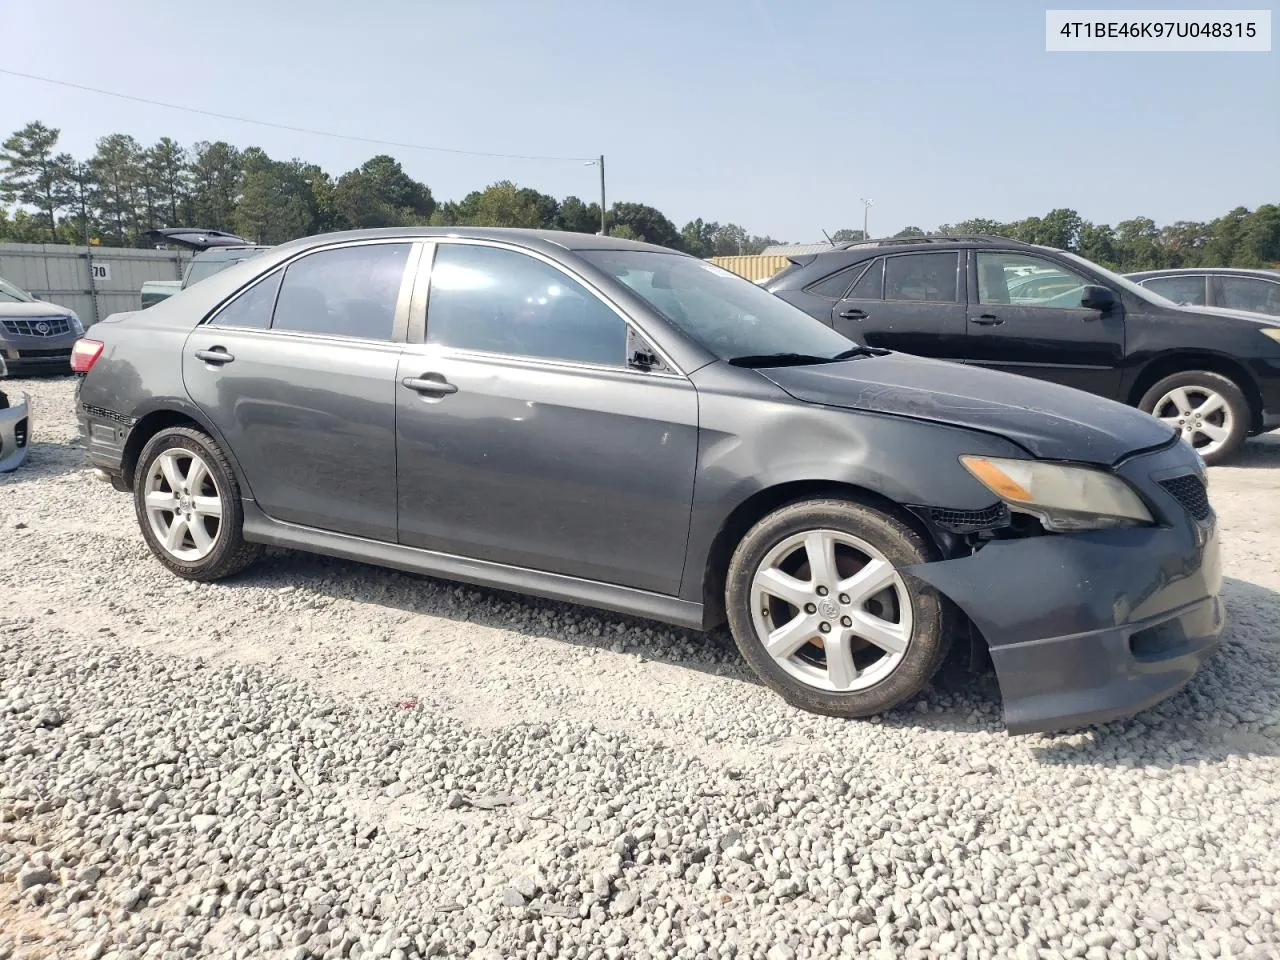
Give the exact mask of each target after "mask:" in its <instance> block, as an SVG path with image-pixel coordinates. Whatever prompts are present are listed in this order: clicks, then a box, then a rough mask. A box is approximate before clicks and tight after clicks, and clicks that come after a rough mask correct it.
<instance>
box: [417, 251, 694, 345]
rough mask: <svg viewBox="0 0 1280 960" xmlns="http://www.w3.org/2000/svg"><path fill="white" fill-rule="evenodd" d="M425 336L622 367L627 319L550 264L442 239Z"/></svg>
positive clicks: (436, 340) (430, 339)
mask: <svg viewBox="0 0 1280 960" xmlns="http://www.w3.org/2000/svg"><path fill="white" fill-rule="evenodd" d="M667 292H669V291H667ZM427 343H440V344H444V345H445V346H448V347H456V348H458V349H461V350H478V351H483V352H486V353H501V354H506V355H507V356H514V357H531V358H537V359H542V360H567V361H571V362H575V363H592V364H607V365H609V366H623V365H624V364H625V362H626V355H627V325H626V323H625V322H624V321H623V319H622V318H621V317H620V316H618V314H616V313H614V312H613V310H611V309H610V308H609V307H608V306H606V305H605V304H604V303H603V302H602V301H601V300H600V298H599V297H597V296H596V295H595V294H594V293H592V292H591V291H590V290H588V289H587V288H586V287H584V286H583V285H582V284H580V283H578V282H577V281H576V280H574V279H573V278H571V277H570V276H568V275H567V274H566V273H564V272H563V271H562V270H559V269H557V268H556V267H553V266H551V264H549V263H544V262H543V261H541V260H538V259H536V258H535V257H531V256H529V255H527V254H524V253H519V252H517V251H515V250H506V249H503V248H501V247H490V246H482V245H480V244H470V243H442V244H441V245H440V246H439V248H438V249H437V251H436V260H435V265H434V266H433V267H432V269H431V293H430V295H429V301H428V304H427Z"/></svg>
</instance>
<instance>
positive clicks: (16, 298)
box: [0, 278, 35, 303]
mask: <svg viewBox="0 0 1280 960" xmlns="http://www.w3.org/2000/svg"><path fill="white" fill-rule="evenodd" d="M34 300H35V298H34V297H32V296H30V295H29V294H27V293H26V292H24V291H22V290H19V289H18V288H17V287H15V286H14V285H13V284H12V283H10V282H9V281H8V280H5V279H3V278H0V302H4V303H32V302H34Z"/></svg>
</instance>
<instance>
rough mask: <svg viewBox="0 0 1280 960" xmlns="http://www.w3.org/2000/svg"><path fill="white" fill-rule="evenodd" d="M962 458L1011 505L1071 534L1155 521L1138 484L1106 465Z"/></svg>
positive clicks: (973, 472) (976, 475)
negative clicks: (1134, 485) (1135, 486)
mask: <svg viewBox="0 0 1280 960" xmlns="http://www.w3.org/2000/svg"><path fill="white" fill-rule="evenodd" d="M960 462H961V463H963V464H964V466H965V469H967V470H968V471H969V472H970V473H971V474H973V475H974V476H975V477H977V478H978V480H979V481H980V482H981V483H982V485H983V486H985V487H986V488H987V489H988V490H990V491H991V492H992V493H994V494H995V495H996V496H997V497H999V498H1000V499H1001V500H1003V501H1004V502H1005V503H1007V504H1008V505H1009V509H1010V510H1016V511H1018V512H1019V513H1029V514H1031V516H1033V517H1036V518H1038V519H1039V520H1040V522H1041V523H1042V524H1044V527H1045V529H1046V530H1053V531H1055V532H1057V533H1066V532H1069V531H1072V530H1102V529H1105V528H1108V527H1131V526H1136V525H1140V524H1149V523H1153V522H1154V521H1153V520H1152V518H1151V511H1149V510H1148V509H1147V507H1146V504H1144V503H1143V502H1142V499H1141V498H1140V497H1139V496H1138V494H1137V493H1136V492H1135V491H1134V489H1133V488H1132V487H1131V486H1129V484H1127V483H1125V481H1123V480H1121V479H1120V478H1119V477H1117V476H1115V475H1114V474H1111V473H1107V472H1105V471H1103V470H1097V469H1095V468H1093V467H1069V466H1065V465H1063V464H1061V463H1042V462H1040V461H1038V460H1002V459H997V458H995V457H961V458H960Z"/></svg>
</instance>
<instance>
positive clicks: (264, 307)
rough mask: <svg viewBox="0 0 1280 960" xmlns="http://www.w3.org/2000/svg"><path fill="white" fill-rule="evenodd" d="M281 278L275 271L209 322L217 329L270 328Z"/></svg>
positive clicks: (278, 272) (279, 272) (280, 273)
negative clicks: (217, 327)
mask: <svg viewBox="0 0 1280 960" xmlns="http://www.w3.org/2000/svg"><path fill="white" fill-rule="evenodd" d="M281 276H282V272H281V271H279V270H277V271H276V272H275V273H273V274H271V276H269V277H267V278H266V279H265V280H259V281H258V282H257V283H255V284H254V285H253V286H252V287H250V288H249V289H248V290H246V291H245V292H244V293H242V294H240V296H238V297H236V298H235V299H234V300H232V301H231V302H230V303H228V304H227V305H226V306H225V307H223V308H222V309H221V310H219V311H218V313H217V314H216V315H215V316H214V318H213V320H212V321H210V322H211V323H213V324H214V325H215V326H219V327H249V328H250V329H253V330H265V329H267V327H269V326H271V310H272V308H273V307H274V306H275V305H276V293H277V291H279V289H280V277H281Z"/></svg>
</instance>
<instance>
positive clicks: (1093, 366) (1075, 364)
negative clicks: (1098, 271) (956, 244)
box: [965, 249, 1124, 397]
mask: <svg viewBox="0 0 1280 960" xmlns="http://www.w3.org/2000/svg"><path fill="white" fill-rule="evenodd" d="M970 259H971V266H970V275H969V291H970V295H969V335H968V337H967V338H966V340H965V357H966V359H968V360H969V361H970V362H973V363H977V364H980V365H982V366H985V367H992V368H994V369H997V370H1004V371H1007V372H1009V373H1018V374H1022V375H1023V376H1028V377H1035V378H1036V379H1039V380H1049V381H1052V382H1054V383H1061V384H1064V385H1066V386H1069V387H1076V388H1077V389H1080V390H1086V391H1088V392H1089V393H1096V394H1099V395H1101V396H1105V397H1114V396H1115V394H1116V392H1117V390H1118V388H1119V385H1120V365H1121V363H1122V361H1123V360H1124V308H1123V306H1122V305H1121V303H1120V296H1119V294H1118V293H1117V295H1116V304H1115V307H1114V308H1113V309H1112V310H1110V311H1109V312H1107V313H1105V314H1104V313H1102V312H1100V311H1098V310H1089V309H1086V308H1084V307H1082V306H1081V305H1080V300H1081V296H1082V294H1083V289H1084V287H1085V286H1087V285H1090V284H1095V283H1096V281H1095V280H1093V279H1091V278H1089V277H1086V276H1084V275H1083V274H1081V273H1078V272H1076V271H1075V270H1073V269H1072V268H1070V267H1068V266H1066V265H1065V264H1063V263H1059V262H1058V261H1057V260H1052V259H1050V258H1048V257H1044V256H1041V255H1039V254H1036V253H1022V252H1020V251H1019V252H1014V251H1009V250H982V249H978V250H974V251H971V255H970Z"/></svg>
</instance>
